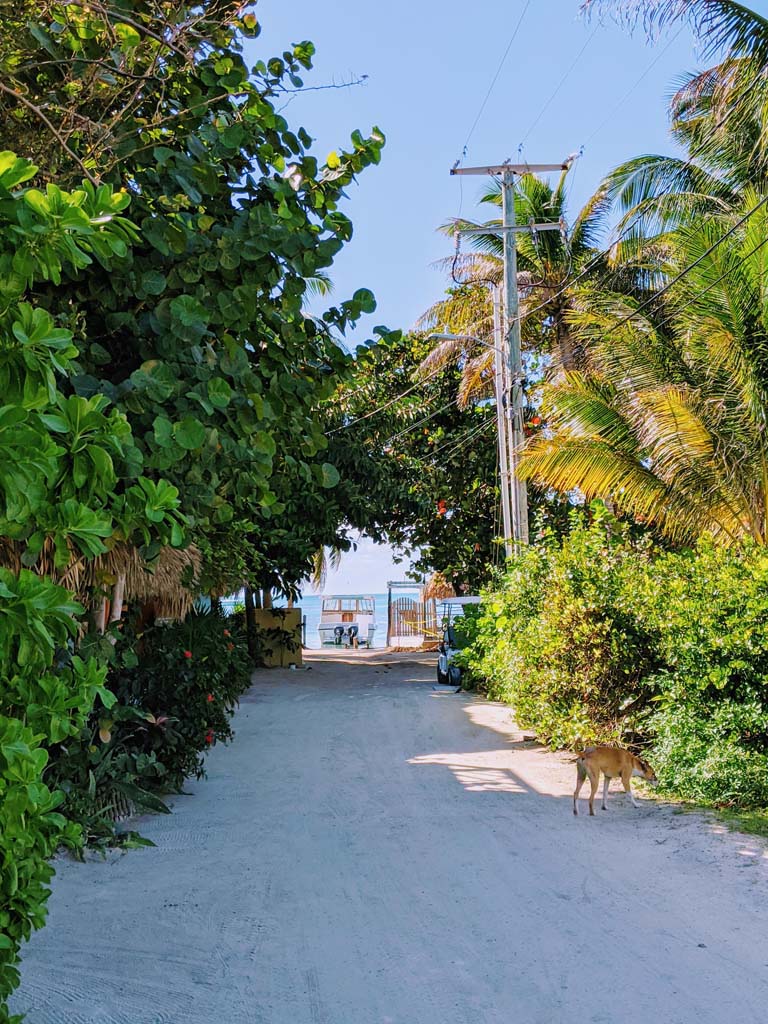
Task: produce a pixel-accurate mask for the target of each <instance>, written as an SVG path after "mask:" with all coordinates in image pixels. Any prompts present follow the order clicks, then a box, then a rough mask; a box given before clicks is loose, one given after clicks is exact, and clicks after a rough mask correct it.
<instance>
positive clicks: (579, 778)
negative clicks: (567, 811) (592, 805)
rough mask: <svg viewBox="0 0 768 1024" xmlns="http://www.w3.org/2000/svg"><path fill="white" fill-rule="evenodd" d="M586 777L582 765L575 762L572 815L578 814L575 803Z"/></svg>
mask: <svg viewBox="0 0 768 1024" xmlns="http://www.w3.org/2000/svg"><path fill="white" fill-rule="evenodd" d="M586 777H587V773H586V771H585V769H584V765H583V764H581V763H580V762H579V761H577V762H576V789H574V791H573V813H574V814H578V813H579V810H578V807H577V806H576V801H577V800H578V799H579V793H580V792H581V787H582V786H583V785H584V780H585V779H586Z"/></svg>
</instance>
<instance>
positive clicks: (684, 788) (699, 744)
mask: <svg viewBox="0 0 768 1024" xmlns="http://www.w3.org/2000/svg"><path fill="white" fill-rule="evenodd" d="M635 598H636V602H637V614H638V615H639V616H640V617H642V619H643V621H644V622H646V623H647V624H648V626H649V628H650V629H652V630H653V631H654V635H655V636H656V637H657V641H658V654H659V658H660V659H661V661H662V663H663V664H664V666H665V667H664V669H663V671H661V672H658V673H657V674H656V677H655V680H654V684H655V686H656V687H657V688H658V691H659V694H658V697H657V699H656V702H655V707H656V708H657V709H658V710H656V711H655V713H654V714H652V715H651V716H650V718H649V720H648V722H647V724H646V726H645V729H646V733H647V735H648V736H649V737H650V738H652V741H653V763H654V768H655V769H656V773H657V775H658V776H659V779H660V781H661V784H662V786H663V787H664V788H665V789H667V790H669V791H675V792H677V793H679V794H681V795H682V796H685V797H689V798H691V799H698V800H705V801H707V802H712V803H717V804H727V805H738V806H760V805H762V806H765V805H766V804H768V553H767V552H766V551H765V549H764V548H762V547H759V546H749V547H746V548H733V549H723V548H717V547H714V546H713V545H712V544H711V543H708V542H703V543H701V544H700V545H699V546H698V547H697V549H696V550H695V551H694V552H688V553H683V554H669V555H664V556H662V557H660V558H659V559H657V560H656V561H655V562H654V563H653V565H652V566H649V568H648V572H647V574H646V578H645V583H644V586H642V587H641V586H638V588H637V589H636V591H635Z"/></svg>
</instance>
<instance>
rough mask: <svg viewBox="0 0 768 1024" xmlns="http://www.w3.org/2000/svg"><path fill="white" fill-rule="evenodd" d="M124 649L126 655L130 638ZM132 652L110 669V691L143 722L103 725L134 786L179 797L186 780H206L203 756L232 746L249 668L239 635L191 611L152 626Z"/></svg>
mask: <svg viewBox="0 0 768 1024" xmlns="http://www.w3.org/2000/svg"><path fill="white" fill-rule="evenodd" d="M123 643H125V644H126V645H128V649H129V650H130V645H131V644H132V639H131V638H130V637H128V638H127V639H126V640H125V641H123ZM136 650H137V653H138V658H136V657H134V658H130V657H129V658H127V659H126V658H125V657H123V658H122V663H120V664H117V665H116V666H115V667H114V668H113V669H112V670H111V672H110V676H109V686H110V688H111V690H112V692H113V693H114V694H115V697H116V698H117V701H118V703H119V705H120V706H122V707H124V708H133V709H136V710H137V711H138V712H139V713H140V714H141V715H142V716H143V721H139V720H138V719H135V718H133V719H131V718H129V719H127V720H125V719H124V720H123V721H108V723H107V728H108V729H109V731H110V742H111V743H113V744H114V747H113V749H119V750H122V751H124V752H126V753H128V754H130V756H131V757H132V758H133V761H132V771H133V773H134V774H135V776H136V778H135V780H132V781H133V783H134V784H135V785H137V786H139V787H140V788H141V789H142V790H153V791H155V792H161V793H162V792H169V791H176V792H179V791H180V790H181V788H182V786H183V783H184V780H185V779H186V778H190V777H195V778H201V777H202V776H203V775H204V774H205V767H204V757H203V755H204V753H205V751H206V750H208V749H209V748H210V747H211V746H213V744H214V743H217V742H218V743H226V742H229V740H231V739H232V736H233V732H232V726H231V718H232V715H233V714H234V711H235V708H236V707H237V702H238V699H239V698H240V696H241V695H242V694H243V693H244V692H245V690H246V689H247V688H248V685H249V681H250V675H251V671H252V667H253V665H252V662H251V660H250V658H249V655H248V649H247V645H246V640H245V634H244V632H243V631H242V629H241V628H239V627H235V625H234V623H230V622H229V620H228V619H227V618H224V617H223V616H220V615H217V614H215V613H213V612H195V613H193V614H192V615H190V616H189V617H188V618H187V619H186V620H185V621H184V622H176V623H168V624H167V625H157V626H152V627H151V628H150V629H148V630H146V632H144V633H142V634H141V635H140V636H139V638H138V643H137V647H136ZM123 788H124V787H123ZM124 791H125V790H124ZM126 795H128V796H129V797H131V794H130V793H126ZM135 797H138V799H137V801H136V802H138V803H141V802H142V797H141V794H134V797H131V798H132V799H134V798H135Z"/></svg>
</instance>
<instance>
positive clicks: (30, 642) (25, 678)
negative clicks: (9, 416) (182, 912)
mask: <svg viewBox="0 0 768 1024" xmlns="http://www.w3.org/2000/svg"><path fill="white" fill-rule="evenodd" d="M78 611H79V607H78V605H76V604H75V603H74V602H73V601H72V600H71V598H70V595H69V594H68V592H67V591H66V590H64V589H63V588H62V587H57V586H55V585H54V584H53V583H51V582H50V581H49V580H44V579H40V578H39V577H37V576H35V575H34V574H33V573H31V572H29V571H27V570H22V572H21V573H20V574H19V576H15V575H14V574H13V573H11V572H9V571H8V570H6V569H0V1002H4V1000H5V999H7V997H8V996H9V995H10V993H11V992H12V991H13V989H14V988H15V987H16V985H17V984H18V980H19V978H18V970H17V968H16V964H17V963H18V959H19V957H18V949H19V946H20V944H21V942H22V941H23V940H25V939H28V938H29V935H30V933H31V931H32V929H33V928H39V927H40V926H41V925H42V923H43V921H44V919H45V901H46V899H47V896H48V890H47V888H46V885H47V883H48V881H49V880H50V878H51V875H52V874H53V869H52V868H51V867H50V866H49V864H48V859H49V858H50V857H51V855H52V854H53V852H54V851H55V849H56V847H57V846H58V845H60V844H62V843H64V844H66V845H69V846H73V847H75V846H77V845H78V844H79V842H80V835H79V830H78V829H77V827H76V826H75V825H73V824H69V823H67V821H66V819H65V818H64V817H63V816H62V815H61V814H60V813H59V810H58V808H59V805H60V804H61V802H62V799H63V794H62V793H60V792H58V791H56V789H55V787H52V786H49V784H48V780H47V779H45V780H44V773H45V771H46V766H47V764H48V750H47V748H48V747H50V746H52V745H53V744H56V743H61V742H65V741H66V740H67V738H68V737H70V736H74V735H77V734H78V732H79V731H80V729H81V728H82V727H83V725H84V722H85V719H86V717H87V714H88V712H89V710H90V708H91V706H92V705H93V703H94V700H95V699H96V698H97V696H98V697H101V699H102V700H103V701H104V703H105V705H107V706H108V705H109V704H110V703H112V702H113V700H114V698H112V696H111V695H110V694H109V693H108V692H107V691H106V690H105V688H104V685H103V684H104V676H105V672H106V670H105V669H99V668H98V667H97V665H96V663H95V662H94V661H93V660H92V659H88V660H85V661H84V660H82V659H80V658H71V659H68V664H67V665H66V666H62V665H61V664H60V659H59V657H58V652H60V651H61V649H62V648H63V647H64V646H66V645H67V643H68V641H69V639H70V637H71V636H72V635H73V633H74V632H75V629H76V623H75V619H74V615H75V614H76V613H77V612H78ZM2 1014H3V1010H2V1009H1V1008H0V1019H2Z"/></svg>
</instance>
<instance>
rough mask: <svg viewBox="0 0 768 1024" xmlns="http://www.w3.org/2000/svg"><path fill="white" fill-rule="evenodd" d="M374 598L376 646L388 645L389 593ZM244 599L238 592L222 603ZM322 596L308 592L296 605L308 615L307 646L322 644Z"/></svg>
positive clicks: (230, 603)
mask: <svg viewBox="0 0 768 1024" xmlns="http://www.w3.org/2000/svg"><path fill="white" fill-rule="evenodd" d="M373 598H374V600H375V601H376V636H375V639H374V644H373V646H374V647H386V646H387V595H386V594H373ZM242 600H243V595H242V594H237V595H235V596H234V597H230V598H226V599H225V600H224V601H223V602H222V603H223V604H224V607H225V608H227V607H232V606H233V605H235V604H238V603H241V602H242ZM321 600H322V599H321V597H320V595H319V594H308V595H307V596H306V597H302V599H301V600H300V601H297V603H296V607H297V608H301V611H302V614H303V615H304V616H305V617H306V620H307V624H306V640H305V643H306V646H307V647H309V648H315V649H316V648H318V647H319V646H320V637H319V635H318V632H317V627H318V626H319V625H320V606H321Z"/></svg>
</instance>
